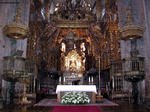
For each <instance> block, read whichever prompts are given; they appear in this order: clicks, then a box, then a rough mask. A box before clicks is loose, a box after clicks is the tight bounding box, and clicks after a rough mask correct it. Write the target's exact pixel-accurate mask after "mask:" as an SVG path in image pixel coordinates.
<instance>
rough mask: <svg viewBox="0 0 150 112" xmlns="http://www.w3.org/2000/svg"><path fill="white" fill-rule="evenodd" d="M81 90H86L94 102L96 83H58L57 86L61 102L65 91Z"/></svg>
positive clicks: (58, 98)
mask: <svg viewBox="0 0 150 112" xmlns="http://www.w3.org/2000/svg"><path fill="white" fill-rule="evenodd" d="M71 91H79V92H86V94H87V95H88V96H89V98H90V100H91V102H92V103H95V100H96V94H97V91H96V86H95V85H58V86H57V88H56V94H57V101H58V102H61V99H62V96H63V95H64V94H65V92H71Z"/></svg>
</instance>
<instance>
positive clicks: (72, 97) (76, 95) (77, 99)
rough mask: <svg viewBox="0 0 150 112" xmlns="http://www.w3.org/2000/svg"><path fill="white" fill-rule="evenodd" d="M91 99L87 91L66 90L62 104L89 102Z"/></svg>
mask: <svg viewBox="0 0 150 112" xmlns="http://www.w3.org/2000/svg"><path fill="white" fill-rule="evenodd" d="M87 103H90V99H89V97H88V95H87V94H86V92H77V91H74V92H66V93H65V95H64V96H63V97H62V100H61V104H87Z"/></svg>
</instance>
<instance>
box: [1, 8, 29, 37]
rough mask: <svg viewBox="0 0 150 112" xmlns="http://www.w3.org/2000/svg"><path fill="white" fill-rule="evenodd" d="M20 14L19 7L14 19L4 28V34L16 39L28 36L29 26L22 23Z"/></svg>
mask: <svg viewBox="0 0 150 112" xmlns="http://www.w3.org/2000/svg"><path fill="white" fill-rule="evenodd" d="M20 16H21V14H20V8H17V14H16V16H15V19H14V21H13V22H12V23H10V24H8V25H6V26H5V27H4V28H3V33H4V35H6V36H7V37H9V38H14V39H24V38H26V37H27V35H28V34H29V28H28V27H27V26H26V25H25V24H23V23H22V21H21V19H20Z"/></svg>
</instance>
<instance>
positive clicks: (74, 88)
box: [56, 85, 97, 93]
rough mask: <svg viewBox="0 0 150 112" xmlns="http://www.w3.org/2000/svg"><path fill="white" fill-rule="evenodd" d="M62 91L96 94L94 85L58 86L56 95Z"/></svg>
mask: <svg viewBox="0 0 150 112" xmlns="http://www.w3.org/2000/svg"><path fill="white" fill-rule="evenodd" d="M63 91H84V92H94V93H97V91H96V86H95V85H58V86H57V88H56V93H58V92H63Z"/></svg>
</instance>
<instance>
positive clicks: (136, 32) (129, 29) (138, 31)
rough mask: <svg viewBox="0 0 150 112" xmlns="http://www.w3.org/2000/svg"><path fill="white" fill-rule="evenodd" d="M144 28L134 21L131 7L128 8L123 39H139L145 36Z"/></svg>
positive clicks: (122, 30) (122, 32)
mask: <svg viewBox="0 0 150 112" xmlns="http://www.w3.org/2000/svg"><path fill="white" fill-rule="evenodd" d="M143 32H144V30H143V28H142V27H141V26H138V25H135V24H134V23H133V16H132V13H131V8H128V9H127V23H126V26H124V27H123V28H122V29H121V35H122V38H121V39H122V40H128V39H137V38H141V37H142V36H143Z"/></svg>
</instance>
